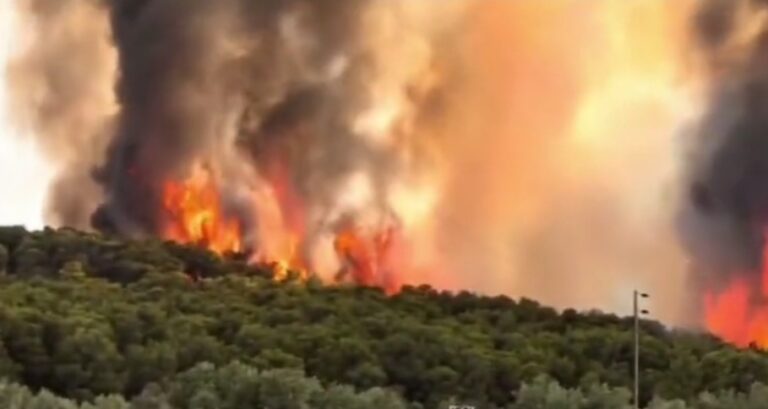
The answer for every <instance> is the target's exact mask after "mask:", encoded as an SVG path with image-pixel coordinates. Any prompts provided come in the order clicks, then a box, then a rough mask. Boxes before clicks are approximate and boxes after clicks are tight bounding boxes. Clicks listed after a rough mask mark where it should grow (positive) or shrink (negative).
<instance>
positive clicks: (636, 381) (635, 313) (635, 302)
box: [632, 290, 640, 409]
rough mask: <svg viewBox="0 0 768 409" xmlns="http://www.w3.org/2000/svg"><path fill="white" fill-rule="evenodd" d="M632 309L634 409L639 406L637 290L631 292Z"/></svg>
mask: <svg viewBox="0 0 768 409" xmlns="http://www.w3.org/2000/svg"><path fill="white" fill-rule="evenodd" d="M632 295H633V309H634V315H635V395H634V397H635V399H634V401H635V409H639V408H640V318H639V311H638V308H637V298H638V293H637V290H635V291H634V292H633V294H632Z"/></svg>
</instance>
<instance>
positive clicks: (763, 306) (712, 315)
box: [704, 242, 768, 348]
mask: <svg viewBox="0 0 768 409" xmlns="http://www.w3.org/2000/svg"><path fill="white" fill-rule="evenodd" d="M761 266H762V267H761V271H760V274H759V275H757V274H734V275H733V277H735V278H733V279H732V280H731V281H730V282H729V283H728V285H727V286H726V288H725V289H724V290H721V291H714V290H710V291H707V293H706V295H705V298H704V316H705V321H706V326H707V329H708V330H709V331H711V332H713V333H714V334H717V335H718V336H720V337H721V338H722V339H723V340H725V341H727V342H730V343H732V344H735V345H738V346H742V347H746V346H748V345H751V344H754V345H757V346H759V347H762V348H768V242H767V243H766V244H765V245H764V247H763V257H762V263H761ZM755 277H759V281H758V280H756V279H755Z"/></svg>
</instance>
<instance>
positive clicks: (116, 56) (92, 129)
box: [8, 0, 698, 322]
mask: <svg viewBox="0 0 768 409" xmlns="http://www.w3.org/2000/svg"><path fill="white" fill-rule="evenodd" d="M15 1H16V3H17V6H18V7H19V9H20V10H21V12H22V15H23V18H24V21H25V23H26V24H25V27H26V28H25V30H24V31H25V34H26V35H27V37H28V38H29V39H30V40H29V43H30V44H29V47H27V48H26V51H25V53H24V54H22V55H21V56H20V57H19V58H18V59H17V60H16V61H15V62H14V64H13V66H12V69H11V71H10V74H9V76H8V80H9V81H8V86H9V87H10V88H11V93H10V94H11V97H12V99H11V101H12V109H13V112H15V118H18V122H19V126H22V127H24V128H25V129H26V130H27V131H28V132H29V133H31V134H33V135H34V136H35V137H36V138H37V139H36V140H37V141H38V142H39V144H40V145H41V146H43V147H44V149H43V150H44V153H45V154H46V157H47V158H49V161H50V163H52V164H54V165H55V166H56V168H57V169H58V170H59V172H58V178H57V181H56V182H55V183H54V184H53V185H52V186H51V190H50V195H49V200H48V205H49V212H48V213H47V215H46V216H47V220H48V221H49V223H51V224H53V225H71V226H75V227H80V228H95V229H99V230H104V231H113V232H117V233H120V234H123V235H126V236H132V237H145V236H162V237H166V238H173V239H179V240H186V239H188V237H189V236H190V235H193V233H200V232H199V231H197V230H195V229H191V230H190V229H188V228H187V227H188V226H187V225H186V224H185V223H183V221H184V220H180V219H184V216H183V215H186V214H188V213H189V210H190V209H191V208H192V207H194V206H191V204H200V203H203V204H205V205H206V206H208V207H210V208H215V209H217V210H216V212H215V213H216V215H215V217H214V216H209V218H208V219H207V220H208V221H209V222H208V224H207V225H206V226H205V229H211V226H213V225H216V226H220V227H221V226H230V225H232V226H233V227H232V229H229V228H224V227H222V229H224V230H231V231H234V232H235V233H236V234H235V235H236V236H237V237H236V238H237V240H234V241H230V240H229V239H230V238H231V236H229V235H226V234H221V235H220V234H216V233H211V232H203V233H205V234H204V235H207V238H208V239H209V240H210V239H211V238H215V239H221V240H224V241H225V242H226V243H227V245H226V246H224V247H223V248H234V249H239V250H246V251H248V252H249V253H251V254H252V256H253V257H254V259H255V260H262V261H263V260H270V259H280V260H288V262H289V263H291V264H294V265H302V266H305V267H307V268H311V269H313V270H316V271H318V272H320V273H321V275H323V276H325V277H332V276H334V275H338V274H337V272H338V270H339V269H340V268H342V267H343V264H344V263H345V262H350V261H351V262H352V264H355V262H359V261H360V260H361V259H365V258H371V257H372V256H370V254H375V255H376V256H375V258H376V260H377V261H376V262H375V263H374V264H375V265H374V267H376V268H375V269H373V268H372V267H371V268H365V269H363V268H360V267H359V266H358V267H357V269H358V270H360V271H364V274H362V275H363V276H370V275H377V274H378V275H379V276H380V277H379V279H378V281H375V283H377V284H381V285H385V286H390V285H392V286H394V285H397V284H400V283H422V282H427V283H430V284H433V285H435V286H436V287H439V288H451V289H458V288H467V289H473V290H478V291H483V292H487V293H498V292H504V293H508V294H511V295H527V296H532V297H536V298H538V299H541V300H542V301H544V302H547V303H550V304H555V305H558V306H576V307H602V308H608V309H621V308H623V307H624V303H625V302H626V301H625V299H626V298H627V297H626V294H628V293H629V290H630V289H631V288H632V287H635V286H639V287H643V288H646V289H648V290H650V291H653V292H654V293H655V294H657V297H655V298H656V299H657V300H658V301H657V305H656V306H655V307H656V311H657V312H658V314H659V316H660V317H661V318H664V319H666V320H668V321H670V322H682V321H683V317H682V311H683V310H682V309H681V307H682V305H683V304H684V303H685V302H686V299H685V297H684V295H685V294H686V292H685V290H684V287H685V286H686V285H687V283H686V281H685V272H686V265H685V260H686V255H685V254H684V253H683V251H682V249H681V247H680V246H679V242H678V237H677V234H678V233H677V231H676V226H675V220H674V216H675V211H676V209H677V206H678V195H679V192H680V191H681V189H680V179H679V175H680V173H681V172H682V170H681V163H680V162H681V161H680V151H681V146H682V141H681V135H682V132H681V129H682V126H683V125H684V124H685V123H686V121H688V120H690V119H691V118H692V117H694V116H695V114H696V111H697V105H698V104H697V103H696V102H695V98H693V92H692V90H693V89H694V88H695V87H694V86H693V84H691V83H690V82H691V81H689V80H688V78H689V74H690V73H688V72H686V71H685V70H683V67H685V66H686V64H687V62H688V61H687V60H686V57H685V52H684V49H685V48H686V47H688V46H689V44H688V43H687V41H688V33H689V29H690V27H691V24H690V23H691V17H690V16H691V15H692V12H693V6H692V3H691V2H688V1H680V2H674V3H672V2H669V1H666V0H649V1H643V2H639V1H621V2H620V1H611V0H599V1H592V2H583V1H576V0H563V1H559V2H533V1H530V2H523V1H520V2H516V1H503V0H452V1H445V2H432V1H413V0H408V1H406V0H400V1H396V0H386V1H385V0H363V1H361V0H346V1H345V0H337V1H329V2H325V3H321V2H317V1H309V0H291V1H266V0H265V1H244V0H221V1H215V2H214V1H204V0H187V1H174V0H164V1H160V0H145V1H135V0H134V1H128V0H111V1H96V0H69V1H66V2H63V1H60V0H15ZM169 197H170V198H171V199H173V198H176V200H169ZM192 199H196V200H192ZM190 202H195V203H190ZM214 222H215V223H214ZM232 223H234V225H233V224H232ZM205 229H203V230H205ZM198 230H199V229H198ZM361 242H362V243H363V244H365V245H361V244H360V243H361ZM363 255H365V256H363ZM369 270H370V271H369ZM373 270H376V271H373ZM382 277H383V278H382ZM362 281H363V282H367V281H366V280H362ZM617 295H620V298H618V299H617Z"/></svg>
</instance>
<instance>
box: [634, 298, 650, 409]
mask: <svg viewBox="0 0 768 409" xmlns="http://www.w3.org/2000/svg"><path fill="white" fill-rule="evenodd" d="M640 298H648V294H646V293H641V292H639V291H637V290H635V291H633V293H632V301H633V303H632V304H633V310H634V311H633V312H634V317H635V348H634V349H635V371H634V372H635V379H634V381H635V395H634V397H635V399H634V403H635V409H640V315H643V314H648V311H647V310H644V309H640V306H639V304H640Z"/></svg>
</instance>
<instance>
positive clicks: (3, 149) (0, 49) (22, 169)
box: [0, 0, 51, 228]
mask: <svg viewBox="0 0 768 409" xmlns="http://www.w3.org/2000/svg"><path fill="white" fill-rule="evenodd" d="M12 7H13V1H8V0H2V1H0V72H1V73H2V74H3V75H2V76H0V181H2V190H0V192H1V193H0V225H7V224H23V225H26V226H27V227H30V228H39V227H42V225H43V217H42V216H43V204H44V202H45V193H46V190H47V184H48V180H49V179H50V177H51V172H50V170H49V169H47V167H46V165H45V163H44V162H43V161H42V159H41V157H40V156H39V155H38V154H37V152H36V150H35V147H34V146H33V145H32V143H31V141H29V140H26V141H25V140H22V138H20V137H19V135H18V133H17V132H16V131H14V129H13V127H12V126H11V123H10V118H9V114H8V109H7V108H8V107H7V98H6V84H5V68H6V66H7V63H8V60H9V58H10V54H11V52H12V49H13V46H14V44H16V43H17V42H18V38H17V37H16V36H15V32H16V30H14V28H13V10H12Z"/></svg>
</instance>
